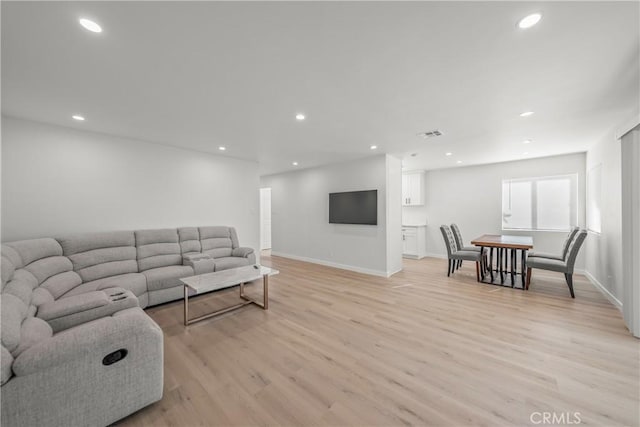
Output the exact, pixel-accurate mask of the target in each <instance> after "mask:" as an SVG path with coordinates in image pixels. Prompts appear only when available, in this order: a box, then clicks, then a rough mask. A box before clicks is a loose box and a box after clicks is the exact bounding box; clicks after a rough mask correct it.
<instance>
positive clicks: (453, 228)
mask: <svg viewBox="0 0 640 427" xmlns="http://www.w3.org/2000/svg"><path fill="white" fill-rule="evenodd" d="M451 231H452V232H453V238H454V239H455V240H456V248H457V250H459V251H471V252H480V250H481V249H480V248H478V247H476V246H465V245H464V240H462V233H460V227H458V224H451ZM461 265H462V260H458V261H456V266H455V267H456V269H458V268H460V266H461Z"/></svg>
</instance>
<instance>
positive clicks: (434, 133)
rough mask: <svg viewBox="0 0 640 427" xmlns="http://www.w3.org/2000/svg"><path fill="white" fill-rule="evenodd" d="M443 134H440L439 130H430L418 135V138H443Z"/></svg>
mask: <svg viewBox="0 0 640 427" xmlns="http://www.w3.org/2000/svg"><path fill="white" fill-rule="evenodd" d="M441 135H442V132H440V131H439V130H438V129H436V130H430V131H429V132H420V133H419V134H418V136H421V137H423V138H424V139H427V138H435V137H436V136H441Z"/></svg>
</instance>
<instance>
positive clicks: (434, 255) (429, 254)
mask: <svg viewBox="0 0 640 427" xmlns="http://www.w3.org/2000/svg"><path fill="white" fill-rule="evenodd" d="M424 256H425V257H429V258H440V259H448V257H447V255H446V254H444V255H443V254H436V253H432V252H427V253H425V254H424Z"/></svg>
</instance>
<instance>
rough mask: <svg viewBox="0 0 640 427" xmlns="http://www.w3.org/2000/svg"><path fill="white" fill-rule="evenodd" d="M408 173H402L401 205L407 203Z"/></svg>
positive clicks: (406, 204)
mask: <svg viewBox="0 0 640 427" xmlns="http://www.w3.org/2000/svg"><path fill="white" fill-rule="evenodd" d="M409 193H410V191H409V175H407V174H402V206H408V205H409V199H410V195H409Z"/></svg>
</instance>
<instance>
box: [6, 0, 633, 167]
mask: <svg viewBox="0 0 640 427" xmlns="http://www.w3.org/2000/svg"><path fill="white" fill-rule="evenodd" d="M1 7H2V111H3V113H4V114H6V115H11V116H17V117H24V118H28V119H33V120H37V121H42V122H47V123H53V124H58V125H62V126H69V127H74V128H79V129H87V130H91V131H97V132H103V133H108V134H114V135H118V136H124V137H130V138H136V139H141V140H146V141H152V142H159V143H165V144H171V145H175V146H180V147H185V148H190V149H195V150H201V151H206V152H212V153H216V154H220V152H219V151H218V149H217V147H218V146H219V145H225V146H226V147H227V151H226V152H225V153H224V155H227V156H232V157H239V158H245V159H253V160H257V161H259V162H260V166H261V173H263V174H269V173H274V172H280V171H286V170H291V169H294V167H293V166H292V165H291V162H292V161H294V160H295V161H298V162H299V164H300V166H298V167H299V168H301V167H310V166H316V165H321V164H327V163H331V162H337V161H345V160H350V159H356V158H361V157H364V156H369V155H372V154H373V152H372V151H371V150H370V149H369V146H370V145H372V144H375V145H377V146H378V147H379V149H378V150H377V152H376V153H380V152H386V153H391V154H395V155H399V156H402V157H404V158H405V166H407V167H408V168H427V169H433V168H443V167H450V166H456V165H457V164H456V161H458V160H461V161H463V162H464V163H463V165H469V164H480V163H489V162H495V161H506V160H513V159H520V158H523V156H524V154H523V153H524V152H525V151H527V152H529V157H538V156H548V155H554V154H562V153H569V152H578V151H585V150H586V149H587V148H588V147H589V146H590V145H591V144H592V143H593V142H594V141H596V140H598V139H599V138H602V137H603V136H604V135H605V134H606V133H607V132H609V131H610V130H611V129H612V127H615V126H616V125H618V124H619V122H620V120H621V118H622V119H624V118H627V117H629V116H630V115H631V114H634V113H636V112H637V111H638V110H639V106H638V104H639V95H638V94H639V91H640V86H639V85H640V83H639V82H640V71H639V62H640V56H639V49H640V46H639V40H640V37H639V19H638V17H639V3H638V2H619V3H614V2H602V3H600V2H557V3H556V2H554V3H535V2H446V3H445V2H396V3H393V2H373V3H369V2H367V3H364V2H348V3H338V2H324V3H320V2H279V3H265V2H236V3H215V2H188V3H187V2H130V3H127V2H33V3H31V2H24V3H17V2H16V3H13V2H6V1H3V2H2V6H1ZM536 11H538V12H541V13H542V14H543V18H542V20H541V21H540V23H539V24H538V25H537V26H535V27H533V28H531V29H529V30H520V29H517V28H516V22H517V21H518V20H519V19H520V18H522V17H523V16H525V15H527V14H529V13H531V12H536ZM80 17H89V18H92V19H94V20H95V21H97V22H98V23H99V24H100V25H102V27H103V29H104V32H103V33H101V34H94V33H90V32H87V31H86V30H84V29H83V28H82V27H80V26H79V25H78V22H77V21H78V18H80ZM527 110H533V111H535V112H536V114H535V115H533V116H531V117H529V118H521V117H519V113H521V112H523V111H527ZM298 112H303V113H305V114H306V115H307V120H305V121H303V122H298V121H296V120H295V118H294V116H295V114H296V113H298ZM72 114H82V115H84V116H86V118H87V120H86V121H85V122H82V123H79V122H74V121H73V120H72V119H71V115H72ZM432 129H439V130H441V131H442V132H443V133H444V136H442V137H439V138H436V139H432V140H423V139H422V138H419V137H417V136H416V134H417V133H419V132H422V131H427V130H432ZM529 138H530V139H533V140H534V142H533V143H532V144H528V145H524V144H522V140H524V139H529ZM445 152H453V155H452V156H450V157H446V156H445V155H444V153H445ZM410 153H418V155H417V156H416V157H411V156H409V154H410Z"/></svg>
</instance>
